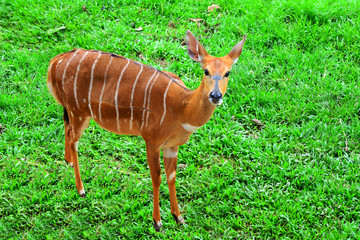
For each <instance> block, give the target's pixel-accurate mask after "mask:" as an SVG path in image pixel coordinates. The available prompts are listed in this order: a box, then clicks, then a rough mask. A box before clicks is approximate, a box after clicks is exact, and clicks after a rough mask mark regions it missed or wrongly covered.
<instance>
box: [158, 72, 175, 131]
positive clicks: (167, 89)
mask: <svg viewBox="0 0 360 240" xmlns="http://www.w3.org/2000/svg"><path fill="white" fill-rule="evenodd" d="M171 82H172V81H171V79H170V80H169V84H168V85H167V88H166V90H165V93H164V113H163V115H162V117H161V120H160V126H161V124H162V123H163V121H164V118H165V115H166V95H167V92H168V91H169V87H170V84H171Z"/></svg>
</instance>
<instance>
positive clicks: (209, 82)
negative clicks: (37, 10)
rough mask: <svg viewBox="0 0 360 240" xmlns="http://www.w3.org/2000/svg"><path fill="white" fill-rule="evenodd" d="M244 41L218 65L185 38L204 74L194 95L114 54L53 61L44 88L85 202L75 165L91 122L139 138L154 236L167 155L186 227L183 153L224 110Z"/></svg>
mask: <svg viewBox="0 0 360 240" xmlns="http://www.w3.org/2000/svg"><path fill="white" fill-rule="evenodd" d="M245 38H246V36H244V38H243V39H242V41H241V42H239V43H238V44H237V45H236V46H235V47H234V48H233V49H232V50H231V51H230V53H229V54H228V55H226V56H224V57H220V58H216V57H213V56H210V55H209V54H208V53H207V52H206V50H205V48H204V47H203V46H202V45H201V43H200V42H199V41H198V40H197V39H196V38H195V37H194V35H193V34H192V33H191V32H190V31H187V33H186V41H187V52H188V54H189V56H190V58H191V59H193V60H194V61H197V62H199V63H200V64H201V67H202V69H203V70H204V76H203V80H202V82H201V84H200V87H198V88H197V89H196V90H190V89H188V88H187V87H186V86H185V84H184V83H183V82H182V81H181V80H180V78H179V77H178V76H176V75H175V74H172V73H170V72H164V71H159V70H158V69H156V68H153V67H150V66H147V65H144V64H141V63H139V62H136V61H133V60H131V59H128V58H125V57H122V56H118V55H115V54H111V53H105V52H101V51H94V50H91V51H88V50H82V49H75V50H72V51H70V52H67V53H63V54H60V55H58V56H56V57H55V58H54V59H52V60H51V62H50V66H49V69H48V81H47V86H48V88H49V90H50V92H51V94H52V95H53V96H54V97H55V99H56V100H57V101H58V102H59V103H60V104H61V105H62V106H63V107H64V123H65V160H66V161H67V162H68V163H69V164H70V165H72V166H73V167H74V170H75V179H76V188H77V190H78V191H79V194H80V196H82V197H84V196H85V191H84V187H83V184H82V181H81V177H80V169H79V162H78V157H77V148H78V141H79V139H80V137H81V135H82V133H83V131H84V130H85V129H86V128H87V126H88V123H89V121H90V119H91V118H92V119H94V120H95V121H96V122H97V123H98V124H99V125H100V126H101V127H103V128H105V129H107V130H109V131H111V132H114V133H117V134H127V135H140V136H142V137H143V139H144V140H145V143H146V155H147V162H148V164H149V168H150V174H151V180H152V185H153V194H154V199H153V203H154V206H153V220H154V227H155V229H156V230H157V231H158V230H160V228H161V226H162V223H161V219H160V209H159V186H160V182H161V169H160V150H161V149H163V158H164V165H165V172H166V178H167V183H168V187H169V193H170V204H171V213H172V215H173V216H174V218H175V221H176V222H177V223H179V224H183V223H185V221H184V219H183V218H182V217H181V215H180V211H179V207H178V203H177V198H176V190H175V177H176V165H177V155H178V149H179V146H180V145H183V144H185V143H186V142H187V141H188V139H189V137H190V135H191V134H192V133H193V132H194V131H196V129H198V128H199V127H201V126H202V125H204V124H205V123H206V122H207V121H209V119H210V117H211V116H212V115H213V113H214V110H215V108H216V106H217V105H219V104H221V103H222V99H223V96H224V94H225V92H226V87H227V83H228V78H229V74H230V69H231V66H232V65H233V64H234V63H236V61H237V60H238V58H239V56H240V54H241V51H242V48H243V45H244V42H245Z"/></svg>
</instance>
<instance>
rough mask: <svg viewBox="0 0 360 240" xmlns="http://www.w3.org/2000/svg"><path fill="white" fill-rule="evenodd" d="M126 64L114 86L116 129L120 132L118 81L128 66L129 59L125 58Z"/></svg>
mask: <svg viewBox="0 0 360 240" xmlns="http://www.w3.org/2000/svg"><path fill="white" fill-rule="evenodd" d="M127 61H128V62H127V64H126V65H125V67H124V68H123V70H122V71H121V74H120V77H119V80H118V83H117V86H116V91H115V110H116V123H117V129H118V131H119V132H120V119H119V109H118V92H119V86H120V82H121V79H122V76H123V74H124V72H125V70H126V68H127V67H128V65H129V63H130V60H129V59H127Z"/></svg>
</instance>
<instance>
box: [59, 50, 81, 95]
mask: <svg viewBox="0 0 360 240" xmlns="http://www.w3.org/2000/svg"><path fill="white" fill-rule="evenodd" d="M77 52H78V50H76V51H75V53H74V54H73V55H72V56H71V58H70V59H69V61H68V62H67V63H66V66H65V68H64V73H63V76H62V80H61V83H62V88H63V91H64V92H65V88H64V81H65V75H66V69H67V68H68V67H69V64H70V62H71V60H73V58H74V57H75V56H76V54H77Z"/></svg>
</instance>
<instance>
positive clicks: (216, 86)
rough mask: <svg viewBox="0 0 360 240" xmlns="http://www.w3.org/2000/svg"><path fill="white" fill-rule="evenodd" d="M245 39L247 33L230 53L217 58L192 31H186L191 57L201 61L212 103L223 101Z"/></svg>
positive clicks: (206, 87) (206, 89) (188, 50)
mask: <svg viewBox="0 0 360 240" xmlns="http://www.w3.org/2000/svg"><path fill="white" fill-rule="evenodd" d="M245 39H246V35H245V36H244V38H243V39H242V40H241V41H240V42H239V43H238V44H236V45H235V46H234V47H233V49H232V50H231V51H230V52H229V54H227V55H226V56H224V57H220V58H217V57H214V56H211V55H209V54H208V53H207V52H206V50H205V48H204V47H203V45H202V44H201V43H200V42H199V41H198V40H197V39H196V38H195V37H194V35H193V34H192V33H191V32H190V31H187V32H186V47H187V52H188V54H189V56H190V58H191V59H192V60H194V61H196V62H199V63H200V64H201V68H202V69H203V70H204V76H203V83H204V86H205V87H204V90H205V93H206V96H208V98H209V101H210V103H211V104H213V105H220V104H221V103H222V102H223V96H224V94H225V93H226V88H227V84H228V80H229V75H230V70H231V67H232V65H233V64H234V63H236V62H237V60H238V58H239V56H240V54H241V52H242V49H243V45H244V42H245Z"/></svg>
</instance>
